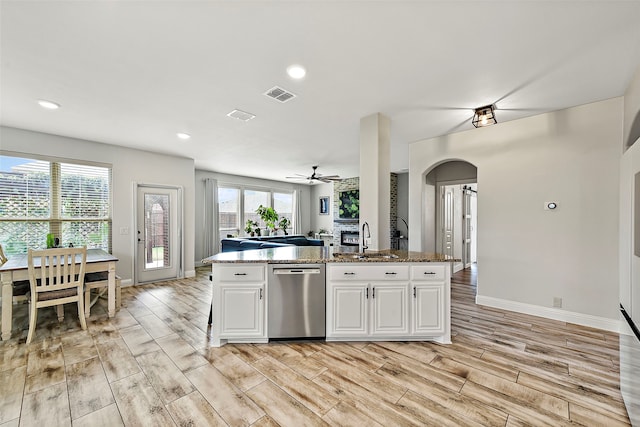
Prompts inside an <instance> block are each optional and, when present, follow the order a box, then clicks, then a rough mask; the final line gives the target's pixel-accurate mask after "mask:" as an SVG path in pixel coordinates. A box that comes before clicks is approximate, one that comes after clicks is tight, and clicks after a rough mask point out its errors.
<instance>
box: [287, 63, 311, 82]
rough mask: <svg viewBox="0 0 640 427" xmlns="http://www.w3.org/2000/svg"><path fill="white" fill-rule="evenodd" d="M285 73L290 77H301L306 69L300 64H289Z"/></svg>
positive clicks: (305, 72)
mask: <svg viewBox="0 0 640 427" xmlns="http://www.w3.org/2000/svg"><path fill="white" fill-rule="evenodd" d="M287 74H289V77H291V78H292V79H301V78H303V77H304V76H305V75H306V74H307V70H305V69H304V67H303V66H302V65H290V66H289V67H288V68H287Z"/></svg>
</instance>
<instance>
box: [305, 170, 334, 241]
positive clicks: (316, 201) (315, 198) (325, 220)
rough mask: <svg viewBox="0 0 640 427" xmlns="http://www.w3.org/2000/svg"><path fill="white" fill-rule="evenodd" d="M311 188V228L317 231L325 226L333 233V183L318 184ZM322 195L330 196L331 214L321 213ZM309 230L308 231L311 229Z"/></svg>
mask: <svg viewBox="0 0 640 427" xmlns="http://www.w3.org/2000/svg"><path fill="white" fill-rule="evenodd" d="M310 188H311V213H310V217H311V222H310V225H309V227H310V228H309V230H313V231H314V232H315V233H317V232H318V231H319V230H320V229H321V228H324V229H325V230H327V231H328V232H329V233H333V183H332V182H331V183H326V184H316V185H313V186H311V187H310ZM320 197H329V215H320V214H319V212H320ZM309 230H307V231H309Z"/></svg>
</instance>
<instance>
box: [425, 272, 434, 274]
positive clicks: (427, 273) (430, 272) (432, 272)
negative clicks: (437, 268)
mask: <svg viewBox="0 0 640 427" xmlns="http://www.w3.org/2000/svg"><path fill="white" fill-rule="evenodd" d="M424 274H436V273H435V272H433V271H425V272H424Z"/></svg>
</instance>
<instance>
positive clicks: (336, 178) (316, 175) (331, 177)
mask: <svg viewBox="0 0 640 427" xmlns="http://www.w3.org/2000/svg"><path fill="white" fill-rule="evenodd" d="M316 169H318V166H313V173H312V174H311V175H310V176H307V175H301V174H299V173H297V174H295V176H288V177H287V179H299V180H305V181H309V183H312V182H313V181H320V182H325V183H328V182H333V181H340V177H339V176H338V175H322V174H321V173H317V172H316Z"/></svg>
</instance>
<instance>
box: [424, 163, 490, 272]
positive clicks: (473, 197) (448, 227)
mask: <svg viewBox="0 0 640 427" xmlns="http://www.w3.org/2000/svg"><path fill="white" fill-rule="evenodd" d="M422 178H423V179H422V183H423V195H424V197H423V203H422V207H421V210H422V225H423V226H422V236H421V239H422V247H423V250H424V251H426V252H438V253H444V254H445V255H449V256H452V257H454V258H456V259H459V260H460V261H458V262H455V263H454V264H453V271H454V272H455V271H459V270H461V269H463V268H466V267H469V266H471V264H472V263H475V262H476V259H477V254H476V253H477V251H476V248H477V234H476V233H477V183H478V168H477V167H476V166H475V165H473V164H472V163H470V162H467V161H465V160H461V159H447V160H443V161H441V162H438V163H436V164H434V165H432V166H431V167H429V168H427V169H426V170H425V171H424V173H423V177H422Z"/></svg>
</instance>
